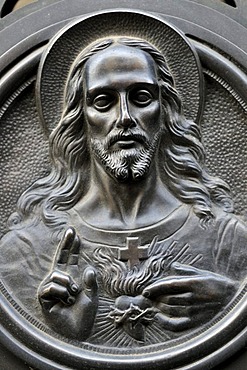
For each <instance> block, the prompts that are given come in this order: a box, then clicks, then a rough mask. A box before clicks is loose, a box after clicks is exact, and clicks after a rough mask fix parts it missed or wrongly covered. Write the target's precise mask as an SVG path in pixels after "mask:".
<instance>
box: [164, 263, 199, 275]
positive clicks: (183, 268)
mask: <svg viewBox="0 0 247 370" xmlns="http://www.w3.org/2000/svg"><path fill="white" fill-rule="evenodd" d="M171 271H172V273H174V274H179V275H183V276H186V275H187V276H191V275H202V274H203V273H204V270H201V269H197V268H196V267H193V266H191V265H185V264H182V263H179V262H173V263H172V265H171Z"/></svg>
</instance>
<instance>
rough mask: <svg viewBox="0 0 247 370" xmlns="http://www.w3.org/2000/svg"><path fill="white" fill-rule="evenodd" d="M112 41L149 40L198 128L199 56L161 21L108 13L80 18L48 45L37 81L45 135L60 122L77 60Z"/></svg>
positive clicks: (144, 15)
mask: <svg viewBox="0 0 247 370" xmlns="http://www.w3.org/2000/svg"><path fill="white" fill-rule="evenodd" d="M112 36H123V37H134V38H139V39H144V40H146V41H148V42H149V43H150V44H152V45H153V46H155V47H156V48H157V49H158V50H159V51H160V52H161V53H162V54H163V55H164V56H165V59H166V62H167V64H168V67H169V69H170V71H171V73H172V75H173V77H174V79H175V84H176V88H177V90H178V92H179V94H180V97H181V99H182V103H183V109H184V114H185V116H186V117H187V118H188V119H192V120H194V121H196V122H199V120H200V116H201V113H202V107H203V75H202V70H201V66H200V62H199V58H198V56H197V53H196V51H195V50H194V48H193V46H192V45H191V44H190V43H189V41H188V40H187V39H186V38H185V36H184V35H183V34H182V33H181V32H180V31H178V30H177V29H176V28H175V27H173V26H172V25H170V24H168V23H167V22H165V21H164V20H163V19H162V18H159V17H157V16H154V15H151V14H148V13H144V12H138V11H132V10H131V11H129V10H109V11H104V12H100V13H94V14H90V15H87V16H84V17H80V18H79V19H78V18H77V19H76V20H74V21H73V22H71V23H69V24H68V25H67V26H66V27H64V28H63V29H62V30H61V31H60V32H59V33H58V34H57V35H55V37H53V38H52V39H51V41H50V43H49V44H48V47H47V49H46V50H45V52H44V54H43V55H42V58H41V62H40V66H39V70H38V76H37V90H36V94H37V95H36V96H37V105H38V111H39V114H40V118H41V123H42V126H43V129H44V131H45V132H46V133H47V134H49V133H50V132H51V131H52V130H53V128H54V127H55V126H56V125H57V124H58V122H59V121H60V118H61V115H62V111H63V95H64V87H65V85H66V80H67V77H68V74H69V70H70V67H71V65H72V63H73V61H74V60H75V59H76V57H77V55H78V54H79V53H80V52H81V51H82V50H83V49H84V48H86V47H88V45H90V44H91V43H93V42H96V41H97V40H98V39H102V38H104V37H106V38H109V37H112Z"/></svg>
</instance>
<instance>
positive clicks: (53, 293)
mask: <svg viewBox="0 0 247 370" xmlns="http://www.w3.org/2000/svg"><path fill="white" fill-rule="evenodd" d="M39 299H40V300H47V301H61V302H63V303H64V304H66V305H71V304H73V303H74V302H75V297H73V296H71V295H70V293H69V291H68V289H67V288H66V287H65V286H62V285H60V284H57V283H54V282H51V283H49V284H47V285H45V286H43V288H42V290H41V291H40V292H39Z"/></svg>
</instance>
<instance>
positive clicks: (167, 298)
mask: <svg viewBox="0 0 247 370" xmlns="http://www.w3.org/2000/svg"><path fill="white" fill-rule="evenodd" d="M236 290H237V284H236V283H235V282H234V281H232V280H230V279H228V278H226V277H224V276H222V275H219V274H215V273H213V272H210V271H206V270H201V269H198V268H195V267H193V266H188V265H183V264H180V263H178V262H176V263H173V264H172V271H171V276H169V277H166V278H164V279H160V280H158V281H156V282H154V283H153V284H151V285H149V286H148V287H146V288H145V289H144V291H143V293H142V294H143V295H144V296H145V297H146V298H149V299H150V300H152V301H153V302H154V305H155V307H156V308H158V309H159V310H160V313H158V314H157V316H156V319H157V320H158V321H159V323H160V325H161V326H162V327H163V328H165V329H167V330H171V331H180V330H186V329H189V328H191V327H194V326H196V325H198V324H200V323H203V322H205V321H208V320H210V319H211V318H212V317H213V316H214V315H215V314H216V313H217V312H218V311H219V310H220V308H221V307H222V306H223V305H225V303H226V302H227V301H230V299H231V297H232V296H233V294H234V292H235V291H236Z"/></svg>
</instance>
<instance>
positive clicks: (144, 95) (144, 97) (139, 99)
mask: <svg viewBox="0 0 247 370" xmlns="http://www.w3.org/2000/svg"><path fill="white" fill-rule="evenodd" d="M130 95H131V100H132V102H133V103H134V104H135V105H137V106H139V107H146V106H148V105H149V104H150V103H151V102H152V101H153V96H152V94H151V93H150V92H149V91H148V90H136V91H132V92H131V94H130Z"/></svg>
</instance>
